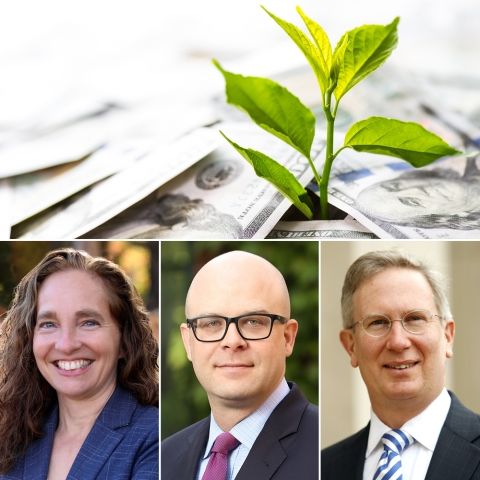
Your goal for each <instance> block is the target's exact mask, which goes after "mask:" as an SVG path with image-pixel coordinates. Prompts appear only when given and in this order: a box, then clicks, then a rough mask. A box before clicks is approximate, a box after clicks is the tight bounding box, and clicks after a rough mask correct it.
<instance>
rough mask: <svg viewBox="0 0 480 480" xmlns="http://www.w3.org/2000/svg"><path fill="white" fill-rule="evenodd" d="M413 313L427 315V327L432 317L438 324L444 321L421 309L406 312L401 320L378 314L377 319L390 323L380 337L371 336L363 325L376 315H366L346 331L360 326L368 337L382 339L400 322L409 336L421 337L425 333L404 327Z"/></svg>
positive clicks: (436, 315) (438, 316)
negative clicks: (436, 319)
mask: <svg viewBox="0 0 480 480" xmlns="http://www.w3.org/2000/svg"><path fill="white" fill-rule="evenodd" d="M415 312H422V313H428V315H427V320H426V323H427V325H428V324H429V323H430V322H431V321H432V320H433V318H434V317H437V318H438V320H439V321H440V322H442V321H443V320H444V318H443V317H442V316H441V315H438V314H437V313H432V312H430V311H429V310H424V309H422V308H418V309H415V310H409V311H408V312H406V313H405V314H404V315H403V317H401V318H393V319H392V318H390V317H389V316H388V315H383V314H379V315H378V317H383V318H385V319H387V320H389V321H390V325H389V327H388V330H386V331H385V333H382V334H381V335H372V334H371V333H369V332H368V331H367V329H366V328H365V326H364V323H363V322H365V320H368V319H369V318H371V317H375V316H376V315H375V314H373V315H367V316H366V317H365V318H363V319H362V320H357V321H356V322H355V323H353V324H352V325H350V326H349V327H347V329H348V330H350V329H352V330H353V329H354V328H355V327H356V326H357V325H360V327H361V328H362V331H364V332H365V333H366V334H367V335H368V336H369V337H372V338H382V337H385V336H386V335H388V334H389V333H390V332H391V330H392V326H393V323H394V322H400V324H401V325H402V328H403V329H404V330H405V331H406V332H407V333H410V334H411V335H423V334H424V333H425V332H412V331H410V330H409V329H408V328H407V327H406V326H405V323H404V321H405V319H406V318H407V317H408V315H410V314H412V313H415Z"/></svg>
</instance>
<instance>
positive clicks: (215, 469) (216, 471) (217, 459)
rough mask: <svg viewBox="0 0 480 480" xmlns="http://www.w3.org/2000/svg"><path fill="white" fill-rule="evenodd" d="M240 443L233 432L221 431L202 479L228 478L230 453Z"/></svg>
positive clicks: (223, 479) (217, 479)
mask: <svg viewBox="0 0 480 480" xmlns="http://www.w3.org/2000/svg"><path fill="white" fill-rule="evenodd" d="M238 445H240V442H239V441H238V440H237V439H236V438H235V437H234V436H233V435H232V434H231V433H229V432H224V433H221V434H220V435H219V436H218V437H217V438H216V439H215V442H214V443H213V447H212V454H211V455H210V460H209V461H208V465H207V468H206V469H205V473H204V474H203V477H202V480H226V478H227V471H228V454H229V453H230V452H231V451H232V450H233V449H234V448H236V447H238Z"/></svg>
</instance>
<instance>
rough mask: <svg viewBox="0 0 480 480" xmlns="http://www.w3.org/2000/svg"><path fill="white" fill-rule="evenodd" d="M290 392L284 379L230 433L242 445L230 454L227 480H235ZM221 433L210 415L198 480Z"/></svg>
mask: <svg viewBox="0 0 480 480" xmlns="http://www.w3.org/2000/svg"><path fill="white" fill-rule="evenodd" d="M289 392H290V388H289V386H288V383H287V381H286V380H285V379H283V380H282V381H281V382H280V384H279V385H278V387H277V388H276V389H275V390H274V391H273V393H272V394H271V395H270V396H269V397H268V398H267V400H266V401H265V403H264V404H263V405H262V406H261V407H260V408H259V409H258V410H256V411H255V412H253V413H251V414H250V415H249V416H248V417H246V418H244V419H243V420H242V421H241V422H239V423H237V424H236V425H235V426H234V427H233V428H232V429H231V430H230V433H231V434H232V435H233V436H234V437H235V438H236V439H237V440H238V441H239V442H240V445H239V446H238V447H237V448H235V449H234V450H232V451H231V452H230V456H229V459H228V472H227V480H233V479H234V478H235V476H236V475H237V473H238V472H239V470H240V468H241V466H242V465H243V462H244V461H245V459H246V458H247V455H248V454H249V453H250V449H251V448H252V446H253V444H254V443H255V440H256V439H257V437H258V435H259V434H260V432H261V431H262V429H263V426H264V425H265V423H266V422H267V420H268V418H269V417H270V415H271V413H272V412H273V410H275V407H276V406H277V405H278V404H279V403H280V402H281V401H282V400H283V399H284V398H285V397H286V396H287V395H288V393H289ZM221 433H223V430H222V429H221V428H220V427H219V426H218V424H217V422H216V421H215V419H214V418H213V415H210V433H209V436H208V442H207V447H206V448H205V453H204V455H203V457H202V459H201V461H200V465H199V469H198V472H197V480H201V478H202V476H203V474H204V472H205V470H206V468H207V465H208V461H209V459H210V453H211V452H210V450H211V449H212V447H213V443H214V442H215V439H216V438H217V437H218V435H220V434H221Z"/></svg>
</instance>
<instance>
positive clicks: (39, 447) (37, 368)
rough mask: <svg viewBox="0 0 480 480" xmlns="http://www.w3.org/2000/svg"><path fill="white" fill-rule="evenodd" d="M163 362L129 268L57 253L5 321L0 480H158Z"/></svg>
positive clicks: (34, 274)
mask: <svg viewBox="0 0 480 480" xmlns="http://www.w3.org/2000/svg"><path fill="white" fill-rule="evenodd" d="M157 360H158V344H157V342H156V340H155V338H154V336H153V335H152V331H151V328H150V325H149V320H148V315H147V312H146V310H145V308H144V305H143V302H142V300H141V299H140V297H139V295H138V294H137V293H136V290H135V287H134V286H133V284H132V283H131V281H130V279H129V278H128V277H127V276H126V274H125V273H124V272H123V271H122V270H121V268H120V267H118V266H117V265H116V264H115V263H113V262H110V261H109V260H106V259H104V258H101V257H92V256H90V255H89V254H87V253H85V252H82V251H79V250H74V249H69V248H66V249H61V250H55V251H52V252H50V253H48V254H47V255H46V256H45V258H44V259H43V260H42V261H41V262H40V263H39V264H38V265H37V266H36V267H34V268H33V269H32V270H31V271H30V272H29V273H28V274H27V275H26V276H25V277H24V278H23V279H22V280H21V282H20V283H19V285H18V286H17V288H16V290H15V294H14V298H13V300H12V303H11V305H10V308H9V310H8V311H7V313H6V316H5V318H4V319H3V321H2V322H1V323H0V479H11V480H13V479H32V480H33V479H35V480H44V479H45V480H47V479H48V480H64V479H67V480H73V479H78V480H80V479H81V480H89V479H91V480H93V479H111V480H114V479H115V480H122V479H125V480H126V479H135V480H150V479H152V480H153V479H158V363H157Z"/></svg>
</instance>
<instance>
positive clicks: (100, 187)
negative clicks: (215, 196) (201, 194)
mask: <svg viewBox="0 0 480 480" xmlns="http://www.w3.org/2000/svg"><path fill="white" fill-rule="evenodd" d="M219 142H220V137H219V135H218V132H217V131H214V130H212V129H209V128H202V129H198V130H195V131H194V132H192V133H190V134H188V135H186V136H184V137H182V138H181V139H180V140H178V141H177V142H175V143H173V144H172V145H170V146H168V147H165V146H162V147H160V148H158V149H155V150H153V151H151V152H150V153H149V154H148V155H146V156H145V157H143V158H141V159H140V160H138V161H136V162H135V163H134V164H133V165H131V166H129V167H128V168H126V169H124V170H122V171H121V172H119V173H117V174H115V175H113V176H111V177H110V178H108V179H106V180H104V181H102V182H100V183H98V184H96V185H93V186H92V187H91V188H89V189H88V190H87V191H85V192H81V193H80V194H78V195H77V196H74V197H73V198H72V199H70V200H69V201H67V202H63V203H61V204H59V205H58V206H55V207H53V208H51V209H49V210H47V211H46V212H44V213H42V214H41V215H40V216H37V217H34V219H32V220H31V221H30V222H23V223H22V224H19V225H18V226H17V227H16V228H14V229H13V235H14V236H21V237H23V238H55V239H62V238H76V237H78V236H80V235H83V234H84V233H86V232H88V231H89V230H91V229H93V228H95V227H96V226H98V225H100V224H102V223H104V222H105V221H107V220H108V219H110V218H112V217H113V216H115V215H117V214H118V213H120V212H122V211H123V210H125V209H126V208H128V207H129V206H131V205H132V204H135V203H136V202H138V201H139V200H141V199H142V198H144V197H146V196H148V195H149V194H150V193H151V192H153V191H155V189H157V188H158V187H159V185H163V184H165V183H166V182H168V181H169V180H171V179H172V178H175V177H176V176H177V175H179V174H180V173H181V172H182V171H184V170H185V169H187V168H188V167H190V166H191V165H192V164H194V163H196V162H197V161H198V160H199V159H201V158H203V157H204V156H206V155H208V153H210V152H211V151H212V150H214V149H215V148H216V147H217V146H218V144H219Z"/></svg>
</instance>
